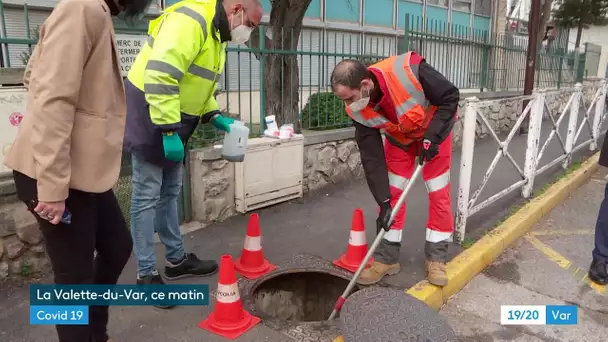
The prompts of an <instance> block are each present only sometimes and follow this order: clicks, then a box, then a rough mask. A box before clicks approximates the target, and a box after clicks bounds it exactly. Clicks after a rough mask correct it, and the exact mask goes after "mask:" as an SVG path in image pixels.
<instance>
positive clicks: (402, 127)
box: [331, 52, 459, 286]
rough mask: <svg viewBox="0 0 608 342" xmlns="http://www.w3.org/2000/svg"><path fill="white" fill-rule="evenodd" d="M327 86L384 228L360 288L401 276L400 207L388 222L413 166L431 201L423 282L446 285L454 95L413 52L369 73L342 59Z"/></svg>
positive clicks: (456, 98) (451, 87) (451, 227)
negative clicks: (346, 123) (348, 126)
mask: <svg viewBox="0 0 608 342" xmlns="http://www.w3.org/2000/svg"><path fill="white" fill-rule="evenodd" d="M331 86H332V89H333V92H334V93H335V94H336V96H338V97H339V98H340V99H342V100H343V101H344V103H345V104H346V111H347V113H348V115H349V116H350V117H351V119H352V120H353V121H354V126H355V139H356V141H357V144H358V145H359V150H360V152H361V160H362V163H363V169H364V170H365V176H366V178H367V183H368V185H369V188H370V190H371V192H372V194H373V196H374V198H375V200H376V202H377V203H378V205H379V206H380V210H379V212H380V214H379V217H378V219H377V221H376V223H377V229H378V232H379V231H380V229H385V230H386V233H385V235H384V238H383V239H382V243H381V244H380V245H379V246H378V248H377V249H376V251H375V254H374V262H373V264H372V266H371V267H370V268H367V269H366V270H365V271H363V273H362V274H361V276H360V278H359V283H360V284H363V285H369V284H374V283H377V282H379V281H380V280H381V279H382V278H383V277H384V276H385V275H393V274H396V273H398V272H399V270H400V265H399V253H400V248H401V236H402V229H403V225H404V221H405V204H404V205H403V206H401V208H400V209H399V212H398V213H397V215H396V218H395V220H394V222H393V223H392V224H391V223H390V222H388V221H389V219H390V216H391V212H392V208H393V206H394V205H395V204H396V202H397V200H398V199H399V196H400V195H401V193H402V191H403V188H404V185H405V182H406V181H407V180H408V179H409V178H411V176H412V174H413V172H414V169H415V167H416V165H417V163H422V162H424V163H425V164H424V167H423V169H422V178H423V179H424V182H425V184H426V189H427V191H428V196H429V215H428V221H427V224H426V243H425V254H426V270H427V279H428V281H429V282H430V283H432V284H435V285H437V286H445V285H447V275H446V269H445V264H446V262H447V257H448V244H449V242H450V241H451V240H452V234H453V232H454V219H453V215H452V210H451V202H452V201H451V198H450V162H451V159H452V134H451V133H452V128H453V127H454V122H455V120H456V112H457V109H458V101H459V92H458V89H457V88H456V87H455V86H454V84H452V83H451V82H450V81H448V80H447V79H446V78H445V77H444V76H443V75H441V74H440V73H439V72H437V71H436V70H435V69H433V68H432V67H431V66H430V65H429V64H427V63H426V62H425V60H424V58H422V57H421V56H420V55H417V54H416V53H414V52H408V53H405V54H402V55H399V56H394V57H390V58H387V59H385V60H383V61H380V62H378V63H376V64H374V65H372V66H370V67H369V68H368V67H366V66H365V65H364V64H363V63H361V62H359V61H357V60H344V61H342V62H340V63H339V64H338V65H336V67H335V69H334V71H333V73H332V76H331Z"/></svg>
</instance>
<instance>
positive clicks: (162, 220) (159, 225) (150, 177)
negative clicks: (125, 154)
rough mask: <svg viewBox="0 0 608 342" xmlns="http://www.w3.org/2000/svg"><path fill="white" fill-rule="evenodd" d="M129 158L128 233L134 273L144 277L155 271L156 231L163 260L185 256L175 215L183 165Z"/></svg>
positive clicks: (177, 213) (174, 261)
mask: <svg viewBox="0 0 608 342" xmlns="http://www.w3.org/2000/svg"><path fill="white" fill-rule="evenodd" d="M131 159H132V163H133V166H132V167H133V175H132V178H131V182H132V186H133V190H132V194H131V234H132V236H133V246H134V251H135V256H136V257H137V268H138V270H137V272H138V275H139V276H145V275H150V274H152V273H153V272H154V271H155V270H156V251H155V243H154V232H155V231H156V232H157V233H158V236H159V238H160V241H161V242H162V243H163V244H164V245H165V258H166V260H168V261H169V262H171V263H177V262H179V261H181V260H182V259H183V257H184V255H185V250H184V241H183V239H182V236H181V233H180V230H179V216H178V215H179V212H178V210H179V209H178V204H179V194H180V191H181V187H182V171H183V165H182V164H181V163H179V164H177V165H174V166H169V167H164V168H163V167H160V166H156V165H154V164H150V163H148V162H146V161H145V160H143V159H141V158H139V157H137V156H136V155H135V154H132V157H131Z"/></svg>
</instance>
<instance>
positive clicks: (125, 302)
mask: <svg viewBox="0 0 608 342" xmlns="http://www.w3.org/2000/svg"><path fill="white" fill-rule="evenodd" d="M98 305H101V306H106V305H107V306H149V305H209V285H206V284H202V285H30V324H35V325H40V324H52V325H64V324H65V325H87V324H89V306H98Z"/></svg>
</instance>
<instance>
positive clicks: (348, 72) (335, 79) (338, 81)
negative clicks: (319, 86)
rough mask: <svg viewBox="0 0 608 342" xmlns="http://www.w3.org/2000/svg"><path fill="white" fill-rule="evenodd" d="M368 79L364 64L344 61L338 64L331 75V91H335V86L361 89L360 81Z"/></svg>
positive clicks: (351, 60)
mask: <svg viewBox="0 0 608 342" xmlns="http://www.w3.org/2000/svg"><path fill="white" fill-rule="evenodd" d="M368 77H369V71H368V70H367V67H366V66H365V64H363V63H361V62H360V61H358V60H355V59H345V60H343V61H341V62H340V63H338V64H337V65H336V67H335V68H334V71H333V72H332V73H331V89H332V90H333V91H335V90H336V86H337V85H343V86H346V87H349V88H352V89H359V88H361V81H363V80H364V79H366V78H368Z"/></svg>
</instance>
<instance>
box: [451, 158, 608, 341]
mask: <svg viewBox="0 0 608 342" xmlns="http://www.w3.org/2000/svg"><path fill="white" fill-rule="evenodd" d="M607 181H608V170H606V169H605V168H600V170H598V171H597V172H596V173H595V174H594V175H593V177H592V178H591V179H590V180H589V181H588V182H587V183H586V184H585V185H584V186H582V187H581V188H580V189H579V190H577V192H576V193H575V194H574V195H572V196H571V197H570V198H569V199H568V200H567V201H566V202H565V203H562V204H560V205H558V206H557V207H555V208H554V209H553V210H552V211H551V213H550V214H548V215H547V216H545V217H544V218H543V219H542V220H541V221H540V222H539V223H537V224H536V226H535V227H534V228H533V229H532V230H531V231H530V232H529V233H528V234H527V235H526V236H525V237H523V238H521V239H520V240H518V241H517V242H516V243H515V244H514V245H513V246H512V247H510V248H508V249H507V250H506V251H505V252H504V253H503V254H502V255H500V256H499V257H498V259H497V260H496V261H495V262H494V263H492V264H491V265H490V266H489V267H488V268H486V270H485V271H484V272H483V273H481V274H479V275H478V276H477V277H476V278H475V279H473V280H472V281H471V282H470V283H469V284H468V285H467V286H466V287H465V288H464V289H463V290H462V291H461V292H460V293H458V294H456V295H455V296H454V297H452V298H451V300H450V301H449V302H448V303H447V304H446V305H445V306H444V307H443V308H442V310H441V314H442V315H443V316H445V317H446V318H447V319H448V321H449V322H450V325H451V326H452V328H453V329H454V330H455V331H456V332H457V334H458V335H459V336H460V337H461V338H462V341H605V340H606V336H607V335H608V312H607V311H606V307H607V306H608V297H607V295H608V293H607V292H606V290H605V287H604V286H599V285H597V284H594V283H592V282H590V281H589V280H588V279H587V276H586V275H587V270H588V267H589V265H590V263H591V250H592V249H593V234H594V228H595V220H596V218H597V213H598V210H599V206H600V203H601V201H602V199H603V197H604V186H605V184H606V182H607ZM501 305H577V306H578V307H579V309H578V325H570V326H559V325H553V326H501V325H500V306H501Z"/></svg>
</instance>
